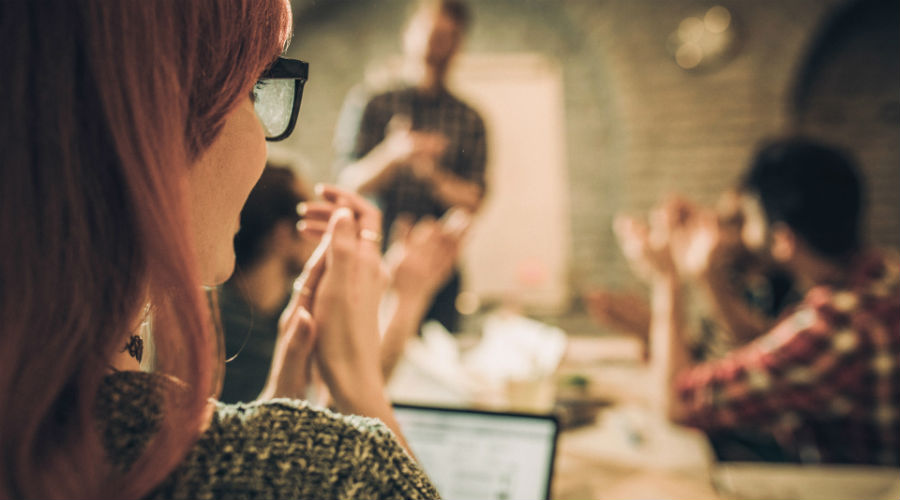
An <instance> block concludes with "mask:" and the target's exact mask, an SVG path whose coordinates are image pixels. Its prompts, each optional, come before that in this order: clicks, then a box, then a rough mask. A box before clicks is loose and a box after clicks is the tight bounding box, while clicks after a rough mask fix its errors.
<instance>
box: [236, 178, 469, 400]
mask: <svg viewBox="0 0 900 500" xmlns="http://www.w3.org/2000/svg"><path fill="white" fill-rule="evenodd" d="M320 206H321V203H319V202H314V201H312V196H311V193H310V192H309V190H308V189H307V188H306V186H305V185H304V183H303V182H302V181H301V179H300V177H299V176H298V175H296V174H295V173H294V170H293V169H292V168H290V167H287V166H280V165H276V164H272V163H271V162H270V163H269V164H267V166H266V169H265V170H264V171H263V174H262V177H261V178H260V180H259V182H258V183H257V184H256V186H255V187H254V188H253V191H252V192H251V193H250V196H249V198H248V200H247V203H246V205H244V208H243V210H242V211H241V228H240V230H239V231H238V233H237V235H235V239H234V248H235V255H236V266H235V274H234V275H233V276H232V277H231V279H229V280H228V281H227V282H226V283H225V284H223V285H222V286H221V287H220V289H219V294H218V301H219V311H220V317H221V321H222V327H223V329H224V332H225V352H226V358H227V363H226V365H225V381H224V387H223V390H222V396H221V400H222V401H223V402H228V403H233V402H240V401H253V400H255V399H257V398H258V397H260V395H261V394H264V389H266V387H267V382H268V381H269V380H268V379H269V378H270V376H271V374H270V366H271V365H272V357H273V353H274V352H275V349H276V344H277V340H278V326H279V320H280V318H281V316H282V312H283V311H284V309H285V307H286V306H287V303H288V300H289V299H290V292H291V285H292V283H293V282H294V279H295V278H297V276H298V275H299V274H300V273H301V272H302V270H303V265H304V263H305V262H306V260H307V259H308V258H309V257H310V255H311V254H312V252H313V251H314V250H315V247H316V245H317V244H318V241H319V239H320V237H321V235H322V234H323V233H324V231H325V228H326V227H327V224H326V222H327V218H325V215H326V214H327V212H322V211H321V210H319V207H320ZM307 215H308V217H305V216H307ZM469 222H470V218H469V216H468V215H467V213H466V212H465V211H463V210H461V209H452V210H450V211H448V212H447V213H446V214H445V216H444V217H442V218H441V219H440V220H435V219H433V218H431V217H424V218H422V219H420V220H419V221H418V222H417V223H415V224H413V222H412V221H411V220H410V218H409V217H401V218H400V219H398V221H397V223H396V224H395V227H394V234H393V237H392V238H391V241H392V243H391V245H390V247H389V249H388V251H387V253H386V255H385V257H384V258H385V265H384V267H385V271H386V277H387V279H386V284H387V290H386V293H385V297H384V299H383V304H382V314H381V317H382V321H381V323H382V325H381V328H380V330H381V332H382V337H383V340H382V352H381V357H382V367H383V373H384V378H385V380H387V379H388V378H389V377H390V374H391V372H392V370H393V367H394V365H395V364H396V362H397V360H398V359H399V358H400V356H401V355H402V354H403V349H404V346H405V344H406V341H407V340H408V339H409V338H411V337H413V336H415V335H416V334H417V333H418V331H419V326H420V324H421V323H422V319H423V317H424V315H425V313H426V311H427V310H428V306H429V305H430V304H431V302H432V301H433V299H434V296H435V294H436V293H437V292H438V290H439V289H440V287H441V285H443V284H444V283H445V282H446V280H447V278H448V277H449V276H450V274H451V273H452V271H453V267H454V263H455V262H456V259H457V257H458V255H459V249H460V244H461V241H462V238H463V236H464V234H465V232H466V229H467V228H468V226H469ZM307 380H308V378H307ZM271 382H272V383H273V384H274V382H275V381H271ZM270 385H272V384H270ZM316 391H317V392H316V397H317V399H320V397H321V400H320V402H323V401H325V400H327V395H324V394H321V393H320V391H322V388H321V387H317V388H316Z"/></svg>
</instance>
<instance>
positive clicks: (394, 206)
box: [335, 87, 487, 233]
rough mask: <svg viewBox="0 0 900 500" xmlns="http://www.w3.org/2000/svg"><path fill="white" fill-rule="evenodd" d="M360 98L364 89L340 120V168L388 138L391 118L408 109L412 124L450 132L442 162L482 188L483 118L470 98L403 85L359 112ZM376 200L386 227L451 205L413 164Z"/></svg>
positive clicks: (416, 127)
mask: <svg viewBox="0 0 900 500" xmlns="http://www.w3.org/2000/svg"><path fill="white" fill-rule="evenodd" d="M354 101H355V102H354ZM359 104H360V94H356V95H351V96H350V97H349V98H348V103H347V104H346V105H345V106H344V110H343V112H342V116H341V118H340V119H339V121H338V130H337V133H336V135H335V149H336V152H337V155H338V158H339V160H338V161H339V167H340V168H342V167H343V166H345V165H346V164H348V163H350V162H352V161H355V160H357V159H359V158H362V157H363V156H365V155H366V154H368V153H369V151H371V150H372V149H373V148H374V147H375V146H377V145H378V144H379V143H380V142H381V141H383V140H384V138H385V135H386V130H387V125H388V122H390V120H391V118H393V117H394V116H396V115H405V116H407V117H408V118H409V119H410V121H411V123H412V130H417V131H427V132H439V133H441V134H443V135H444V136H445V137H446V138H447V141H448V146H447V149H446V151H445V152H444V155H443V157H442V158H441V159H440V161H439V167H440V168H443V169H444V170H446V171H449V172H452V173H453V174H455V175H457V176H458V177H461V178H463V179H465V180H468V181H471V182H474V183H476V184H478V185H479V186H481V188H482V190H484V188H485V162H486V159H487V146H486V134H485V128H484V122H483V120H482V119H481V116H480V115H479V114H478V112H477V111H475V110H474V109H472V108H471V107H470V106H468V105H467V104H466V103H464V102H462V101H460V100H459V99H457V98H456V97H454V96H453V95H452V94H450V93H449V92H447V91H441V92H440V93H439V94H438V95H436V96H428V95H423V94H422V93H420V92H418V91H417V90H416V89H415V88H412V87H405V88H401V89H399V90H392V91H388V92H383V93H380V94H377V95H375V96H374V97H372V98H371V99H369V100H368V102H367V103H366V104H365V107H364V108H362V112H361V113H360V112H359V109H360V106H359ZM376 201H377V203H378V205H379V207H380V208H381V210H382V211H383V212H384V226H385V227H384V231H385V233H387V231H389V230H390V226H391V224H392V223H393V221H394V219H395V218H396V217H397V215H399V214H401V213H408V214H411V215H413V216H414V218H416V219H418V218H419V217H422V216H424V215H432V216H435V217H439V216H441V215H442V214H443V213H444V211H445V210H446V208H447V207H444V206H443V205H442V204H441V203H440V202H439V201H438V200H437V199H435V197H434V195H433V194H432V191H431V188H430V187H429V186H428V184H426V183H425V182H423V181H421V180H419V179H418V178H416V177H415V176H414V175H413V173H412V171H411V169H409V168H403V169H399V170H398V172H397V175H395V176H394V178H393V179H391V180H390V182H388V184H387V185H386V187H385V188H384V189H382V190H381V191H380V192H378V193H376Z"/></svg>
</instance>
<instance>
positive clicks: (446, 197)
mask: <svg viewBox="0 0 900 500" xmlns="http://www.w3.org/2000/svg"><path fill="white" fill-rule="evenodd" d="M430 180H431V183H432V191H433V193H434V195H435V197H437V199H438V200H440V202H441V203H442V204H443V205H444V206H445V207H460V208H464V209H466V210H468V211H469V212H476V211H477V210H478V208H479V207H481V200H482V199H483V197H484V190H483V189H482V187H481V185H480V184H478V183H477V182H473V181H469V180H466V179H463V178H462V177H460V176H458V175H455V174H453V173H452V172H448V171H446V170H443V169H440V168H436V169H434V171H433V172H432V173H431V178H430Z"/></svg>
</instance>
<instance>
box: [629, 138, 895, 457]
mask: <svg viewBox="0 0 900 500" xmlns="http://www.w3.org/2000/svg"><path fill="white" fill-rule="evenodd" d="M740 192H741V207H742V213H743V217H744V218H745V222H744V227H743V230H742V238H743V239H744V241H745V244H746V245H747V247H748V248H750V249H752V250H756V251H759V252H764V255H767V256H770V257H771V258H772V259H774V260H775V261H777V262H779V263H780V264H781V265H782V266H783V267H784V268H785V269H786V270H787V271H789V272H790V273H791V274H792V275H793V277H794V278H795V280H796V282H797V283H798V284H802V285H803V287H804V289H805V296H804V298H803V300H802V301H801V302H800V303H799V304H797V305H796V306H795V307H793V308H791V309H790V310H789V311H788V312H787V313H786V314H785V315H784V316H783V318H782V319H781V320H780V321H779V322H777V323H776V324H775V325H774V326H773V327H772V328H770V329H769V331H768V332H767V333H765V334H763V335H762V336H760V337H759V338H757V339H756V340H754V341H752V342H751V343H749V344H747V345H745V346H744V347H741V348H739V349H736V350H734V351H733V352H731V353H729V354H728V355H726V356H725V357H724V358H722V359H720V360H717V361H712V362H707V363H699V364H698V363H694V362H692V361H691V359H690V357H689V355H688V351H687V348H686V345H685V337H684V329H683V325H682V313H683V311H682V296H681V293H680V291H681V284H682V281H683V274H684V273H683V272H680V271H681V270H682V269H683V264H684V261H683V260H682V257H683V256H685V255H686V254H687V252H686V246H685V244H686V243H687V242H688V241H690V239H689V238H687V237H686V235H687V234H688V233H689V232H690V231H693V230H694V229H693V228H692V227H691V226H693V225H704V224H705V225H711V224H714V221H710V220H708V219H706V220H704V219H702V218H697V219H688V220H680V219H679V217H678V214H677V212H675V211H672V210H669V209H668V208H669V207H666V209H662V210H659V211H657V212H656V213H654V214H653V216H652V217H651V219H652V220H651V223H650V224H649V226H648V225H647V224H646V223H644V222H641V221H638V220H636V219H633V218H620V219H618V220H617V221H616V232H617V235H618V237H619V240H620V244H621V246H622V250H623V252H624V254H625V256H626V258H628V260H629V261H630V263H631V264H632V265H633V267H634V269H635V270H636V271H637V272H638V273H639V274H640V275H641V276H642V277H643V278H644V279H646V280H647V281H648V282H649V283H650V285H651V287H652V300H651V325H650V332H651V333H650V334H651V340H652V343H651V360H652V363H653V364H654V365H655V371H654V373H655V374H656V376H658V377H659V384H660V386H659V387H660V389H661V391H662V393H663V394H662V395H663V398H662V404H663V409H664V411H666V413H667V415H668V416H669V417H670V418H672V419H673V420H675V421H678V422H681V423H684V424H686V425H690V426H694V427H697V428H700V429H703V430H706V431H708V432H714V433H715V432H718V431H729V430H745V429H746V430H752V431H757V432H760V433H764V434H765V435H768V436H770V437H771V438H772V440H773V442H774V443H775V444H777V445H778V447H779V449H780V451H781V453H782V454H783V457H784V458H786V459H788V460H792V461H800V462H830V463H866V464H883V465H897V464H898V462H900V461H898V454H900V440H898V428H900V411H898V410H900V408H898V406H900V400H898V398H897V393H898V390H900V388H898V368H900V364H898V362H897V360H898V359H900V261H898V257H897V256H896V254H894V253H888V252H881V251H876V250H873V249H868V248H866V247H865V246H864V244H863V242H862V241H861V239H860V235H859V227H860V220H861V215H862V203H861V200H862V187H861V179H860V178H859V173H858V172H857V169H856V167H855V166H854V164H853V163H852V161H851V160H850V158H849V157H848V156H847V155H846V154H845V153H843V152H841V151H839V150H836V149H833V148H831V147H829V146H825V145H822V144H819V143H816V142H814V141H811V140H808V139H804V138H787V139H782V140H776V141H773V142H770V143H768V144H767V145H765V146H764V147H763V148H762V149H761V150H760V151H759V152H758V153H757V155H756V157H755V158H754V160H753V162H752V164H751V166H750V168H749V170H748V171H747V172H746V174H745V175H744V177H743V181H742V183H741V186H740ZM701 260H703V259H701Z"/></svg>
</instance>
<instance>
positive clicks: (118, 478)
mask: <svg viewBox="0 0 900 500" xmlns="http://www.w3.org/2000/svg"><path fill="white" fill-rule="evenodd" d="M290 24H291V19H290V9H289V5H288V4H287V2H286V1H284V0H266V1H262V0H228V1H224V2H223V1H219V0H192V1H189V2H179V1H161V2H140V1H135V2H131V1H127V2H116V1H107V0H83V1H77V2H73V1H71V0H57V1H42V2H0V47H2V51H0V67H2V68H3V70H4V76H3V77H2V78H0V117H2V118H0V162H2V170H0V235H2V241H0V328H2V329H3V333H2V339H3V340H2V342H3V344H2V348H0V498H26V497H27V498H31V497H40V498H64V497H68V498H71V497H88V498H112V497H117V498H138V497H141V496H143V495H146V494H147V493H148V492H149V491H150V490H151V489H152V488H153V487H154V486H156V485H158V484H159V483H160V482H161V481H162V480H163V479H164V478H165V477H166V476H167V475H168V474H169V473H170V472H171V470H172V469H173V468H174V467H175V466H176V465H177V464H178V463H179V462H180V460H182V458H183V457H184V455H185V453H186V452H187V449H188V448H189V447H190V446H191V444H192V443H193V442H194V441H195V440H196V437H197V436H198V435H199V432H200V429H201V427H202V425H203V423H204V421H205V420H204V419H205V418H206V417H205V415H206V407H207V398H208V397H209V396H211V395H214V393H215V392H216V391H217V390H218V385H219V380H220V378H221V373H220V372H221V370H222V365H221V360H220V358H219V357H217V354H218V353H217V352H216V351H217V344H218V340H217V338H216V333H215V332H214V330H213V329H212V326H211V322H210V318H209V314H210V313H209V310H208V307H207V304H206V301H205V298H204V296H203V294H202V290H201V286H200V281H199V277H198V266H197V263H196V262H195V257H194V255H195V252H194V250H193V242H192V237H191V234H190V233H189V231H188V229H187V228H188V227H189V224H187V220H188V210H189V206H188V205H187V203H188V201H187V200H188V198H187V197H186V191H185V189H186V185H185V183H186V178H187V176H186V174H187V171H188V169H189V168H190V166H191V163H192V162H193V161H194V160H195V159H196V158H197V157H198V156H199V155H201V154H202V153H203V151H204V150H205V149H206V148H207V147H209V145H210V144H211V143H212V142H213V141H214V140H215V138H216V137H217V134H218V133H219V131H220V130H221V128H222V125H223V121H224V118H225V116H226V115H227V114H228V113H229V111H231V109H233V107H234V106H235V105H236V104H237V103H238V102H239V100H240V98H241V97H243V96H245V95H247V93H248V92H249V90H250V88H251V86H252V84H253V83H254V82H255V80H256V78H257V77H258V75H259V74H260V72H261V71H262V70H263V69H264V68H265V67H266V66H267V65H268V64H270V63H271V62H272V61H273V60H274V58H275V57H276V56H277V55H278V54H279V53H280V52H281V51H282V49H283V47H284V44H285V42H286V38H287V33H288V30H289V29H290ZM148 298H149V301H150V303H151V304H152V307H153V321H154V332H153V338H154V344H155V350H156V355H157V361H158V364H157V371H159V372H160V373H162V374H166V375H169V376H171V377H172V378H175V379H177V380H179V381H181V382H183V384H179V386H180V387H182V389H181V390H178V391H170V393H169V394H168V398H169V400H168V404H166V405H165V410H166V412H165V418H164V420H163V422H162V424H161V429H160V431H159V432H158V433H157V434H156V435H155V436H154V438H153V439H152V440H151V441H150V443H149V444H148V446H147V447H146V448H145V449H144V452H143V454H142V455H141V457H140V458H139V459H138V460H137V462H136V463H135V464H134V465H133V466H132V467H131V468H130V469H129V470H128V471H127V472H122V470H121V468H117V467H115V466H114V464H110V463H109V460H108V459H107V458H106V457H107V454H106V450H105V449H104V448H103V446H102V444H101V438H100V436H99V433H98V431H97V428H98V425H97V420H96V418H97V415H96V414H95V405H96V396H97V389H98V387H99V384H100V383H101V381H102V379H103V377H104V376H105V375H106V374H107V373H108V372H109V369H110V368H109V360H110V359H111V358H112V357H113V355H115V354H116V353H117V352H118V351H120V350H121V349H122V347H123V346H124V343H125V341H126V340H127V338H128V335H129V332H131V331H132V330H133V329H134V328H135V326H136V322H137V321H139V320H140V314H141V311H142V309H143V306H144V304H146V302H147V300H148Z"/></svg>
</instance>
